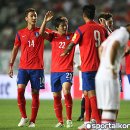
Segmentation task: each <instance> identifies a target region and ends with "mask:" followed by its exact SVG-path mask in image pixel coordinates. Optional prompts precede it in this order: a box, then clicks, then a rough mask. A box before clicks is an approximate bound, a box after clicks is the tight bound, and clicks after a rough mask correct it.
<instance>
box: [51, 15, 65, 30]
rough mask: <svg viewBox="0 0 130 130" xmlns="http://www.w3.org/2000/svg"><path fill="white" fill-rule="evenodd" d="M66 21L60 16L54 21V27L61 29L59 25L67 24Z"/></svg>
mask: <svg viewBox="0 0 130 130" xmlns="http://www.w3.org/2000/svg"><path fill="white" fill-rule="evenodd" d="M65 22H66V21H65V19H62V17H61V16H59V17H57V18H56V19H55V20H54V23H53V24H54V26H55V28H57V27H59V25H60V24H61V23H65Z"/></svg>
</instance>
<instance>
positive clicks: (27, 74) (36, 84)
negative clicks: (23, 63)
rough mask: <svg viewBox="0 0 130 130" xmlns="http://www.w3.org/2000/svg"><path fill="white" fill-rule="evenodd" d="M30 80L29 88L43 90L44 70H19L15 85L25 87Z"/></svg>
mask: <svg viewBox="0 0 130 130" xmlns="http://www.w3.org/2000/svg"><path fill="white" fill-rule="evenodd" d="M29 80H30V83H31V88H33V89H37V90H39V89H44V88H45V87H44V70H26V69H19V70H18V75H17V84H25V85H27V83H28V81H29Z"/></svg>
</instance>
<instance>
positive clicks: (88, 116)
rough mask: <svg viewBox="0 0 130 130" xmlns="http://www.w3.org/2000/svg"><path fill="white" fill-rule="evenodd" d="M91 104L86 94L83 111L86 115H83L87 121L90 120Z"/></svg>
mask: <svg viewBox="0 0 130 130" xmlns="http://www.w3.org/2000/svg"><path fill="white" fill-rule="evenodd" d="M90 108H91V106H90V100H89V98H88V96H85V112H86V116H85V121H86V122H88V121H90V118H91V109H90Z"/></svg>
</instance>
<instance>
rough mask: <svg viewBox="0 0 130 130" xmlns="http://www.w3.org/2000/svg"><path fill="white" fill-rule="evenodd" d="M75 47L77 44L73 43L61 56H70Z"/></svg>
mask: <svg viewBox="0 0 130 130" xmlns="http://www.w3.org/2000/svg"><path fill="white" fill-rule="evenodd" d="M74 46H75V44H74V43H73V42H71V43H70V44H69V45H68V46H67V48H66V49H65V51H64V52H63V53H62V54H61V56H66V55H68V54H69V52H70V51H71V50H72V48H73V47H74Z"/></svg>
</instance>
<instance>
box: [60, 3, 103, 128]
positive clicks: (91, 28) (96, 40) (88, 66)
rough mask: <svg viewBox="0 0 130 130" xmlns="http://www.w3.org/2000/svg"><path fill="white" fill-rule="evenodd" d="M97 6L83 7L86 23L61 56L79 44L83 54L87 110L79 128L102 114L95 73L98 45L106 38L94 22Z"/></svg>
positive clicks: (97, 63) (82, 65)
mask: <svg viewBox="0 0 130 130" xmlns="http://www.w3.org/2000/svg"><path fill="white" fill-rule="evenodd" d="M94 16H95V6H94V5H86V6H84V7H83V19H84V21H85V24H84V25H82V26H80V27H79V28H78V29H77V30H76V32H75V34H74V36H73V38H72V41H71V43H70V44H69V45H68V47H67V49H66V50H65V51H64V53H62V54H61V56H65V55H67V54H68V53H70V52H71V50H72V48H73V47H74V46H75V45H76V44H79V47H80V56H81V71H82V83H83V88H82V90H83V93H84V96H85V112H86V119H85V121H84V124H83V125H82V126H80V127H78V129H82V130H83V129H86V124H87V123H90V120H91V119H92V120H91V121H93V122H94V121H96V123H100V115H99V111H98V109H97V101H96V94H95V75H96V72H97V70H98V66H99V57H98V47H99V46H100V44H101V42H102V41H103V40H104V39H105V33H104V28H103V27H102V26H101V25H99V24H98V23H96V22H94V21H93V19H94Z"/></svg>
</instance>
